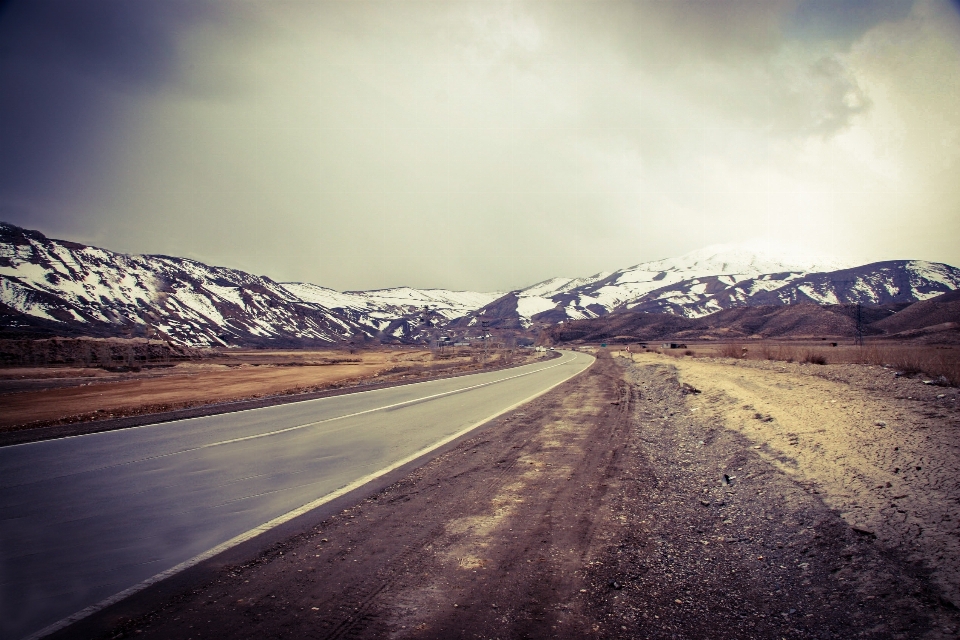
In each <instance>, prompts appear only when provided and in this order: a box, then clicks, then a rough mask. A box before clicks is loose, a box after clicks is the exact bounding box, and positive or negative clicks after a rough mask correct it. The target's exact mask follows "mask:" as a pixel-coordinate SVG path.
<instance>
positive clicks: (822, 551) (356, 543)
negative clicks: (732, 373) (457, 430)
mask: <svg viewBox="0 0 960 640" xmlns="http://www.w3.org/2000/svg"><path fill="white" fill-rule="evenodd" d="M704 395H705V394H701V395H686V394H684V392H683V388H682V387H681V386H680V383H679V381H678V379H677V370H676V369H675V368H673V366H672V361H669V360H666V359H664V360H660V361H656V362H653V361H651V362H648V363H630V362H627V361H624V360H620V361H614V360H612V359H610V358H609V357H601V359H599V360H598V361H597V363H596V365H595V366H594V367H592V368H591V369H590V370H588V371H587V372H585V373H584V374H582V375H580V376H578V377H577V378H575V379H573V380H571V381H568V382H567V383H564V384H563V385H561V386H560V387H558V388H557V389H555V390H554V391H552V392H551V393H549V394H547V395H545V396H542V397H541V398H539V399H537V400H535V401H534V402H532V403H530V404H528V405H526V406H525V407H523V408H522V409H521V410H520V411H518V412H514V413H513V414H511V415H508V416H505V417H503V418H501V419H500V420H498V421H497V422H496V423H494V424H492V425H490V426H489V427H488V428H486V429H485V430H484V431H482V432H479V433H478V434H477V435H476V436H475V437H472V438H470V439H468V440H465V441H463V442H461V443H460V444H459V445H458V446H457V447H455V448H454V449H452V450H450V451H448V452H447V453H445V454H444V455H442V456H440V457H438V458H436V459H435V460H433V461H431V462H430V463H428V464H426V465H424V466H423V467H421V468H420V469H418V470H417V471H416V472H414V473H412V474H411V475H410V476H408V477H407V478H405V479H403V480H402V481H400V482H397V483H396V484H394V485H391V486H389V487H387V488H386V489H384V490H383V491H380V492H378V493H376V494H375V495H372V496H369V497H368V498H366V499H364V500H363V501H361V502H360V503H359V504H356V505H355V506H354V507H352V508H349V509H346V510H344V511H343V512H342V513H339V514H337V515H336V516H333V517H331V518H328V519H325V520H323V521H318V522H315V523H313V524H312V525H310V526H309V527H308V529H307V531H306V533H303V534H301V535H299V536H296V537H293V538H291V539H288V540H285V541H283V542H281V543H277V544H275V545H272V546H271V547H269V548H267V549H263V550H262V551H261V552H260V553H259V554H258V555H256V556H255V557H251V558H250V559H249V560H248V561H246V562H242V563H240V564H236V565H233V566H229V567H226V568H225V569H223V570H222V571H220V572H219V573H218V574H217V575H216V577H214V578H213V579H209V580H207V581H206V582H205V583H204V584H199V585H195V586H194V587H192V588H189V589H185V590H184V591H182V592H181V593H179V594H178V595H175V596H173V597H169V598H166V599H165V600H163V604H161V605H160V606H156V607H153V608H152V610H149V611H146V610H145V611H141V612H140V613H138V614H135V615H133V616H132V617H129V618H126V619H116V618H111V615H116V614H112V613H111V611H110V610H106V611H104V612H103V613H102V614H100V616H99V618H100V620H99V621H94V622H95V624H94V623H91V624H89V625H86V626H83V627H76V628H74V629H68V630H66V631H65V632H64V633H61V634H59V635H58V636H57V637H90V636H91V635H92V634H91V632H90V630H91V629H94V628H98V629H100V631H101V632H102V633H101V637H104V638H121V637H137V638H150V637H154V638H173V637H176V638H221V637H230V638H460V637H463V638H504V639H506V638H579V637H587V638H592V637H602V638H786V637H816V638H832V637H836V638H848V637H869V638H916V637H930V638H940V637H954V636H955V634H956V632H957V630H958V629H960V616H958V614H957V612H956V610H955V609H951V608H950V605H949V604H948V603H945V602H944V601H942V600H941V599H940V594H941V591H940V590H939V589H938V588H937V587H936V586H935V585H934V584H933V583H932V582H931V580H930V577H929V572H928V571H926V570H925V568H924V567H923V566H920V565H917V564H916V563H913V562H911V561H910V560H909V559H908V558H906V557H905V556H904V555H903V554H898V553H897V552H895V551H891V550H889V549H887V548H886V547H884V546H883V545H881V544H878V541H877V540H875V539H873V538H872V537H871V536H869V535H866V534H860V533H857V532H856V531H855V530H853V529H852V528H851V527H850V526H849V525H848V524H847V523H846V522H845V521H844V520H843V519H842V518H841V517H840V516H839V515H838V514H837V513H836V512H834V511H833V510H832V509H831V508H830V507H829V506H828V505H826V504H825V503H824V501H823V500H822V495H821V494H817V493H816V492H815V491H814V490H811V488H810V487H809V486H807V485H804V484H802V483H799V482H797V481H796V480H795V478H794V477H793V476H791V475H789V474H786V473H784V472H783V471H782V470H781V467H782V464H781V463H779V462H776V461H774V460H772V459H771V458H770V456H769V455H768V454H766V453H765V452H764V451H762V450H759V449H754V448H753V446H754V445H753V443H752V441H750V440H748V439H747V438H746V437H744V436H743V435H742V434H740V433H738V432H737V431H734V430H731V429H728V428H726V427H725V424H724V422H723V420H721V418H720V416H719V415H712V414H710V415H708V414H707V412H706V411H705V410H704V409H703V408H702V406H703V405H704ZM693 409H697V410H696V411H693ZM724 474H726V479H725V478H724ZM97 625H99V626H97Z"/></svg>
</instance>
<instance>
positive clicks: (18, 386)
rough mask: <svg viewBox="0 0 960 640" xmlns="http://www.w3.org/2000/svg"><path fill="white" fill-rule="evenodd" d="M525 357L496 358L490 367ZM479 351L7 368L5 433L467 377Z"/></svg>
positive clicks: (477, 364)
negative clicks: (123, 367) (124, 367)
mask: <svg viewBox="0 0 960 640" xmlns="http://www.w3.org/2000/svg"><path fill="white" fill-rule="evenodd" d="M522 357H526V356H520V355H519V354H514V352H511V351H502V352H491V353H490V354H489V355H488V358H487V362H486V366H498V365H504V364H509V363H510V362H511V361H512V360H517V361H520V359H521V358H522ZM483 366H484V363H483V362H481V357H480V356H479V354H478V353H477V352H476V350H470V349H461V350H459V351H452V350H451V352H447V353H444V354H442V355H441V354H439V353H435V352H431V351H430V350H427V349H409V348H404V349H377V350H364V351H360V352H358V353H354V354H350V353H347V352H345V351H334V350H329V351H259V350H250V351H231V352H230V353H229V354H221V355H220V356H218V357H210V358H204V359H203V360H201V361H192V362H182V363H179V364H176V365H173V366H164V367H158V368H140V369H138V370H132V371H124V372H110V371H106V370H104V369H98V368H82V367H8V368H3V369H0V404H2V407H3V408H2V411H0V431H9V430H14V429H22V428H28V427H36V426H44V425H50V424H59V423H64V422H80V421H86V420H100V419H104V418H116V417H120V416H128V415H138V414H143V413H156V412H160V411H168V410H172V409H181V408H185V407H191V406H198V405H203V404H214V403H222V402H232V401H237V400H242V399H249V398H262V397H266V396H276V395H287V394H295V393H304V392H311V391H320V390H323V389H330V388H337V387H345V386H351V385H354V384H358V383H361V382H363V381H370V380H373V379H376V380H377V381H378V382H379V381H383V382H394V381H402V380H405V379H417V378H421V377H432V376H436V375H441V374H449V373H454V372H466V371H470V370H475V369H479V368H481V367H483Z"/></svg>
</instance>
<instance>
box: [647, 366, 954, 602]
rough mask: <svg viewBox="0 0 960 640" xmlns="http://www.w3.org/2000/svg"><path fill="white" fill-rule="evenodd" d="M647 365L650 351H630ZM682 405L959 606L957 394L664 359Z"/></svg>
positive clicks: (867, 376)
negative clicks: (910, 564)
mask: <svg viewBox="0 0 960 640" xmlns="http://www.w3.org/2000/svg"><path fill="white" fill-rule="evenodd" d="M638 358H639V359H642V360H644V361H647V362H654V361H657V360H656V358H655V357H653V356H638ZM675 364H676V366H677V367H678V369H679V373H680V381H681V382H686V383H688V384H690V385H692V386H694V387H697V388H699V389H702V390H703V391H704V393H703V395H702V396H701V397H700V398H699V401H698V402H694V403H693V404H694V405H696V407H693V409H694V410H700V411H703V412H704V413H705V415H704V418H705V419H717V420H721V421H722V423H723V424H724V426H726V427H728V428H731V429H735V430H737V431H738V432H740V433H742V434H743V435H745V436H746V437H747V438H749V439H750V440H751V444H752V446H755V447H759V455H760V456H761V457H762V458H764V459H765V460H767V461H768V462H770V463H771V464H773V465H774V466H775V467H777V468H778V469H779V470H781V471H783V472H784V473H786V474H787V475H789V476H790V477H792V478H794V479H796V480H797V481H798V482H801V483H803V484H806V485H808V486H809V487H811V489H812V490H815V491H817V492H819V494H820V495H821V496H822V499H823V500H824V502H826V504H827V505H828V506H830V507H832V508H834V509H836V510H837V511H838V512H839V513H840V515H841V516H842V517H843V519H844V520H845V521H846V522H847V523H848V524H850V525H851V526H852V527H855V528H856V529H858V530H861V531H865V532H869V534H870V535H874V536H876V537H877V539H878V540H879V542H880V543H881V544H882V545H883V546H885V547H887V548H890V549H896V550H898V551H899V552H901V553H904V554H905V555H906V556H907V557H908V558H910V559H911V560H912V561H914V562H918V563H925V564H926V565H927V567H928V568H929V569H930V571H932V572H933V576H934V579H935V580H936V581H937V583H938V585H939V587H940V589H941V590H942V591H943V593H944V595H945V597H947V598H948V599H949V600H950V601H951V602H952V603H953V604H954V605H957V606H960V440H958V436H960V410H958V406H957V405H958V402H957V398H958V396H957V390H956V389H949V388H942V387H936V386H929V385H924V384H923V383H922V380H921V379H910V378H906V377H900V378H897V377H895V376H894V371H891V370H887V369H883V368H882V367H864V366H859V365H831V366H828V367H820V366H816V365H797V364H786V363H773V362H742V361H741V362H737V361H735V360H727V361H725V362H723V361H721V362H717V361H703V360H699V359H690V358H684V359H681V360H678V361H675Z"/></svg>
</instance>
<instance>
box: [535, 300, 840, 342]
mask: <svg viewBox="0 0 960 640" xmlns="http://www.w3.org/2000/svg"><path fill="white" fill-rule="evenodd" d="M855 329H856V325H855V322H854V320H853V319H852V318H850V317H849V316H848V315H846V314H845V313H842V310H841V309H836V310H835V309H832V308H830V307H822V306H820V305H816V304H797V305H786V306H772V305H771V306H762V307H738V308H735V309H726V310H724V311H718V312H717V313H714V314H711V315H709V316H704V317H702V318H697V319H690V318H684V317H681V316H675V315H671V314H665V313H647V312H625V313H617V314H612V315H609V316H603V317H600V318H594V319H591V320H577V321H574V322H567V323H564V324H562V325H558V326H555V327H552V328H551V329H550V330H549V331H547V333H546V337H547V339H548V340H551V341H553V342H572V341H577V340H579V341H584V342H614V343H616V342H634V341H650V340H664V339H679V340H696V339H703V338H708V339H709V338H746V337H750V336H757V337H763V338H799V337H812V336H853V334H854V332H855Z"/></svg>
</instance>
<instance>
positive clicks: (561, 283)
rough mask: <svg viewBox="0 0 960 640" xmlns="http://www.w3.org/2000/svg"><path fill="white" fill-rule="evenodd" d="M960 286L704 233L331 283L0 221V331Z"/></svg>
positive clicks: (887, 297) (721, 303)
mask: <svg viewBox="0 0 960 640" xmlns="http://www.w3.org/2000/svg"><path fill="white" fill-rule="evenodd" d="M956 289H960V269H957V268H955V267H951V266H949V265H945V264H940V263H932V262H923V261H916V260H895V261H886V262H877V263H873V264H868V265H863V266H856V267H852V266H850V265H844V264H841V263H838V262H836V261H829V260H804V259H797V258H790V257H789V256H782V255H771V254H770V253H769V252H764V251H762V250H747V249H744V248H742V247H730V246H715V247H708V248H706V249H701V250H699V251H694V252H692V253H688V254H686V255H683V256H680V257H678V258H672V259H668V260H659V261H655V262H647V263H643V264H639V265H636V266H634V267H630V268H627V269H622V270H619V271H616V272H613V273H599V274H596V275H594V276H591V277H588V278H579V279H573V278H553V279H551V280H547V281H544V282H540V283H537V284H535V285H532V286H530V287H527V288H525V289H521V290H518V291H512V292H509V293H505V294H504V293H501V292H495V293H477V292H471V291H449V290H445V289H414V288H408V287H401V288H395V289H382V290H374V291H347V292H340V291H335V290H333V289H329V288H325V287H322V286H318V285H314V284H308V283H278V282H275V281H273V280H271V279H270V278H267V277H264V276H255V275H251V274H249V273H245V272H243V271H239V270H236V269H227V268H222V267H211V266H208V265H205V264H203V263H200V262H196V261H194V260H187V259H183V258H175V257H169V256H151V255H126V254H121V253H115V252H111V251H107V250H104V249H99V248H96V247H89V246H86V245H82V244H77V243H74V242H68V241H63V240H53V239H50V238H47V237H46V236H44V235H43V234H41V233H40V232H38V231H31V230H27V229H22V228H20V227H16V226H14V225H10V224H6V223H0V335H2V336H6V337H30V336H43V335H90V336H116V335H130V336H147V335H153V336H157V337H162V338H165V339H167V340H169V341H171V342H173V343H176V344H184V345H193V346H216V345H222V346H228V345H245V346H268V345H272V346H297V345H311V344H316V345H325V344H342V343H346V342H350V341H354V342H358V341H359V342H366V341H378V340H379V341H385V342H391V341H398V342H416V341H421V340H423V339H427V338H435V337H437V335H439V333H441V332H443V333H446V334H449V335H451V336H453V337H454V338H456V337H462V336H465V335H470V334H477V333H478V331H479V330H480V327H481V325H482V324H487V325H489V326H493V327H494V328H497V329H500V330H502V331H511V332H515V333H527V334H529V333H531V332H532V331H539V330H542V329H545V328H549V327H553V326H555V325H558V324H562V323H569V322H571V321H574V320H582V319H589V318H598V317H601V316H607V315H611V314H622V313H627V314H630V313H633V314H637V313H639V312H647V313H646V314H643V315H644V316H646V315H656V316H658V317H662V321H661V320H658V322H664V323H667V324H669V323H671V322H675V321H673V320H670V319H669V318H670V317H674V318H677V321H676V322H682V321H683V320H694V319H699V318H703V317H705V316H708V315H710V314H715V313H717V312H720V311H724V310H730V309H739V308H744V307H761V306H763V307H767V306H774V307H780V306H784V305H795V304H797V303H804V302H807V303H816V304H820V305H830V304H833V305H837V304H840V305H842V304H850V303H856V302H862V303H864V304H868V305H874V306H877V305H887V307H888V308H892V307H891V306H890V305H894V306H897V305H899V307H903V306H906V305H907V304H909V303H913V302H917V301H921V300H928V299H930V298H933V297H935V296H937V295H939V294H942V293H945V292H948V291H953V290H956Z"/></svg>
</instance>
